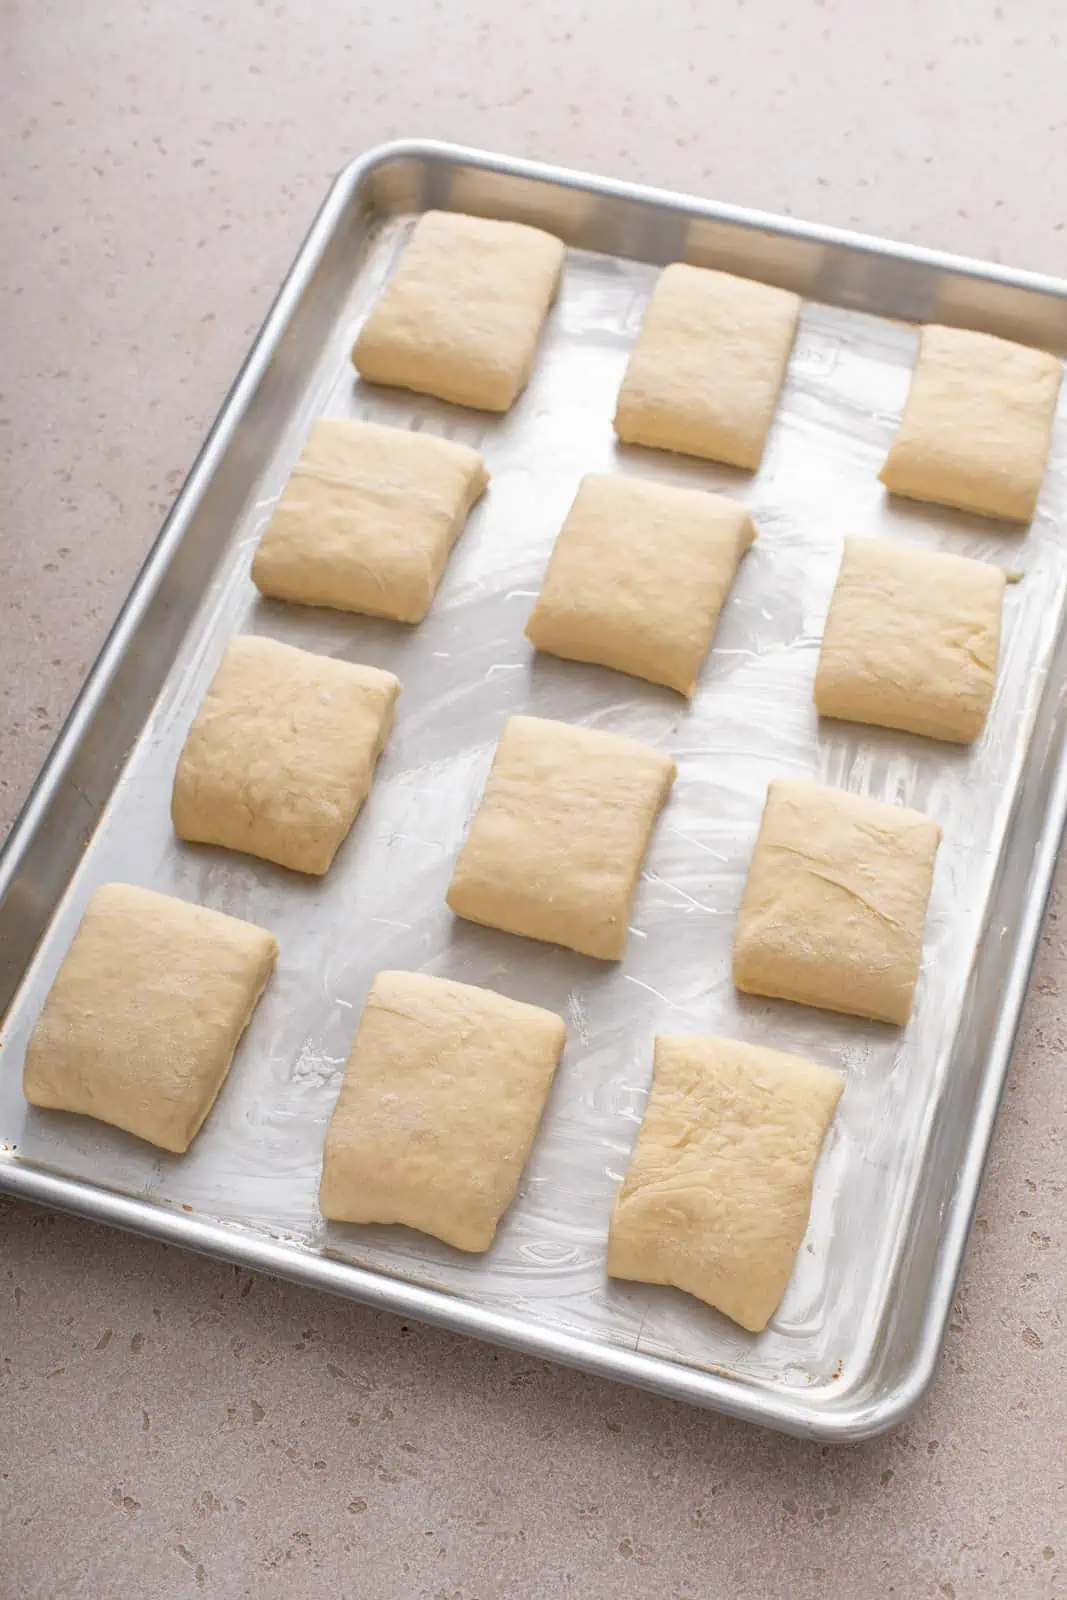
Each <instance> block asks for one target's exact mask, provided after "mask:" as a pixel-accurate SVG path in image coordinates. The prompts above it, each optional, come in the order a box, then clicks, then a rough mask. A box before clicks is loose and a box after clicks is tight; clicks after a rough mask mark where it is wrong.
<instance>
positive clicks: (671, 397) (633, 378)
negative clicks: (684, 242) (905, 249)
mask: <svg viewBox="0 0 1067 1600" xmlns="http://www.w3.org/2000/svg"><path fill="white" fill-rule="evenodd" d="M799 312H800V299H799V297H798V296H797V295H795V294H792V293H790V291H789V290H788V289H774V288H772V287H771V286H770V285H769V284H766V283H754V282H753V281H752V280H751V279H750V278H735V277H732V276H731V275H730V273H728V272H711V271H709V270H708V269H707V268H706V267H688V266H685V265H683V264H682V263H681V262H675V263H674V265H673V266H670V267H667V268H666V269H665V270H664V272H663V273H662V274H661V275H660V278H659V281H658V282H657V284H656V287H655V289H654V290H653V291H652V298H651V300H650V301H649V303H648V310H647V312H646V313H645V321H644V326H643V327H642V329H641V332H640V335H639V336H638V340H637V343H636V345H635V346H634V350H633V354H632V355H631V356H630V362H629V365H628V366H627V368H626V376H625V377H624V378H623V382H622V388H621V389H620V390H619V401H618V408H617V410H616V412H615V432H616V433H617V434H618V436H619V438H620V439H623V440H625V441H626V443H628V444H645V445H651V446H652V447H653V448H654V449H656V450H678V451H681V453H682V454H683V455H687V456H706V457H708V458H709V459H710V460H712V461H726V462H728V463H729V464H730V465H731V466H734V467H747V468H750V469H751V470H753V471H754V470H755V468H756V467H758V466H759V464H760V460H761V458H762V456H763V446H764V444H765V443H766V440H767V433H768V430H769V429H770V426H771V419H772V418H773V416H774V410H775V407H776V406H777V404H778V396H779V394H780V393H781V388H782V382H783V380H784V378H785V371H786V367H787V366H788V365H789V352H790V350H791V349H792V348H793V339H794V337H795V335H796V327H797V316H798V314H799Z"/></svg>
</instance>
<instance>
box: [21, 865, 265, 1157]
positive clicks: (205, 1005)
mask: <svg viewBox="0 0 1067 1600" xmlns="http://www.w3.org/2000/svg"><path fill="white" fill-rule="evenodd" d="M277 954H278V946H277V945H276V944H275V942H274V939H273V938H272V936H271V935H270V934H269V933H267V932H265V931H264V929H263V928H257V927H254V926H253V924H252V923H250V922H239V921H238V919H237V918H236V917H225V916H223V915H222V913H221V912H219V911H209V910H208V909H207V908H206V907H205V906H195V905H190V904H189V903H188V902H187V901H185V900H173V899H171V897H170V895H166V894H155V893H154V892H153V891H152V890H151V889H136V888H133V887H132V886H131V885H130V884H126V883H108V884H105V885H104V886H103V887H102V888H100V889H97V890H96V891H95V892H94V893H93V895H92V897H91V898H90V900H89V904H88V905H87V907H86V909H85V915H84V916H83V917H82V920H81V924H80V925H79V928H78V931H77V933H76V934H75V935H74V941H73V943H72V944H71V947H70V949H69V950H68V951H67V954H66V956H65V958H64V960H63V964H62V966H61V967H60V969H59V971H58V973H57V974H56V978H55V982H54V983H53V984H52V987H51V989H50V990H49V992H48V998H47V999H46V1000H45V1003H44V1008H43V1010H42V1011H41V1015H40V1017H39V1018H38V1020H37V1026H36V1027H35V1028H34V1030H33V1035H32V1037H31V1039H30V1042H29V1045H28V1046H27V1049H26V1065H25V1070H24V1073H23V1092H24V1093H25V1095H26V1099H27V1100H29V1101H30V1102H31V1104H33V1105H35V1106H43V1107H45V1108H46V1109H47V1110H50V1111H75V1112H78V1113H79V1114H81V1115H82V1116H86V1117H95V1118H96V1119H97V1120H98V1121H99V1122H109V1123H110V1124H111V1125H112V1127H115V1128H124V1129H125V1131H126V1132H127V1133H133V1134H136V1135H137V1137H138V1138H139V1139H147V1140H148V1143H149V1144H154V1145H158V1146H159V1148H160V1149H161V1150H173V1151H175V1152H176V1153H177V1154H179V1155H180V1154H181V1153H182V1152H183V1151H184V1150H188V1148H189V1146H190V1144H191V1143H192V1141H193V1139H194V1138H195V1137H196V1134H197V1133H198V1132H199V1129H200V1125H201V1123H202V1122H203V1121H204V1118H205V1117H206V1116H207V1114H208V1112H209V1111H210V1110H211V1107H212V1106H213V1105H214V1103H215V1096H216V1095H217V1094H218V1092H219V1090H220V1089H221V1088H222V1084H223V1080H224V1079H225V1077H226V1074H227V1072H228V1071H229V1069H230V1062H231V1061H232V1060H233V1053H234V1051H235V1050H236V1048H237V1042H238V1040H239V1039H240V1037H241V1035H242V1033H243V1032H244V1030H245V1028H246V1027H247V1025H248V1022H249V1019H250V1018H251V1015H252V1012H253V1011H254V1010H255V1007H256V1001H257V1000H258V999H259V997H260V995H261V994H262V993H263V989H264V987H265V985H266V982H267V979H268V978H269V977H270V973H271V969H272V967H273V966H274V959H275V957H276V956H277Z"/></svg>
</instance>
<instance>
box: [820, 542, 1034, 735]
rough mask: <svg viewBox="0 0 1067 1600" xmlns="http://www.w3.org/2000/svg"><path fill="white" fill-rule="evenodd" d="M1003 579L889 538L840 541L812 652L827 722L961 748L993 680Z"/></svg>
mask: <svg viewBox="0 0 1067 1600" xmlns="http://www.w3.org/2000/svg"><path fill="white" fill-rule="evenodd" d="M1006 581H1007V580H1006V578H1005V575H1004V572H1003V571H1002V570H1001V568H1000V567H994V566H991V565H990V564H989V562H987V561H972V560H970V559H968V557H966V556H953V555H946V554H944V553H942V552H941V551H937V550H922V549H919V548H917V547H916V546H915V545H907V544H898V543H895V542H894V541H892V540H889V539H855V538H851V539H846V540H845V551H844V555H843V557H842V561H841V571H840V573H839V574H838V578H837V585H836V587H835V589H834V594H833V599H832V600H831V602H830V612H829V615H828V616H827V619H826V627H825V630H824V632H823V640H822V649H821V650H820V652H819V669H818V672H817V673H816V675H815V704H816V705H817V706H818V708H819V711H820V713H821V714H822V715H823V716H824V717H842V718H844V719H845V720H846V721H849V722H868V723H874V724H876V725H877V726H878V727H882V728H901V729H903V730H904V731H905V732H907V733H920V734H925V735H926V736H927V737H928V738H931V739H948V740H951V741H952V742H953V743H954V744H967V743H969V742H970V741H971V740H972V739H977V738H978V736H979V734H980V733H981V732H982V730H983V728H984V727H985V724H986V718H987V717H988V715H989V707H990V705H991V704H992V702H993V691H994V689H995V688H996V683H997V656H998V653H999V650H1000V619H1001V611H1002V609H1003V604H1004V588H1005V583H1006Z"/></svg>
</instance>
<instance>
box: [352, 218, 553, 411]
mask: <svg viewBox="0 0 1067 1600" xmlns="http://www.w3.org/2000/svg"><path fill="white" fill-rule="evenodd" d="M564 254H565V251H564V247H563V243H562V241H561V240H559V239H556V238H554V237H553V235H552V234H550V233H543V232H542V231H541V229H540V228H530V227H527V226H526V224H525V223H521V222H495V221H490V220H488V219H487V218H485V217H467V216H463V215H461V214H459V213H456V212H445V211H427V212H426V213H425V215H424V216H422V217H420V218H419V220H418V222H417V223H416V224H415V228H414V231H413V232H412V235H411V238H410V240H409V242H408V245H407V248H406V250H405V251H404V254H403V255H402V257H401V258H400V264H399V266H398V267H397V268H396V271H395V272H394V273H393V275H392V277H391V278H390V280H389V282H388V283H387V284H386V286H385V290H384V292H383V293H382V295H381V297H380V299H379V300H378V302H377V304H376V305H375V307H374V309H373V310H372V311H371V314H370V316H369V317H368V318H367V320H366V322H365V323H364V325H363V331H362V332H361V333H360V335H359V338H358V339H357V340H356V345H355V349H354V350H353V351H352V360H353V362H354V364H355V366H356V370H357V371H358V372H359V375H360V377H361V378H364V379H365V380H366V381H367V382H368V383H385V384H391V385H394V386H396V387H399V388H401V389H414V390H416V391H417V392H418V393H420V394H432V395H436V396H437V397H438V399H440V400H452V401H455V402H456V403H457V404H458V405H462V406H474V407H475V408H476V409H477V410H479V411H507V410H508V409H509V407H510V406H511V404H512V402H513V401H514V400H515V398H516V396H517V395H518V394H519V393H520V391H521V390H522V389H524V388H525V387H526V384H527V381H528V380H529V377H530V372H531V370H532V369H533V363H534V356H535V354H536V351H537V340H538V338H539V336H540V333H541V326H542V324H543V322H544V320H545V317H546V315H547V313H548V309H549V307H550V306H551V304H552V301H553V300H554V299H555V297H556V291H557V289H558V287H559V280H560V274H561V272H562V271H563V257H564Z"/></svg>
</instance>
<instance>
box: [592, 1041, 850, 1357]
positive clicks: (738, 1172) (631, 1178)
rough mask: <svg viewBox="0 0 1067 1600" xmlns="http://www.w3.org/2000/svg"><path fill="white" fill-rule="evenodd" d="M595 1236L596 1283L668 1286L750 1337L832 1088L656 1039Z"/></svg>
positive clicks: (783, 1064) (790, 1242)
mask: <svg viewBox="0 0 1067 1600" xmlns="http://www.w3.org/2000/svg"><path fill="white" fill-rule="evenodd" d="M655 1059H656V1065H655V1075H654V1078H653V1082H652V1090H651V1093H650V1094H649V1099H648V1106H647V1108H646V1110H645V1115H644V1120H643V1121H642V1123H641V1131H640V1133H639V1134H638V1136H637V1144H636V1146H635V1148H634V1153H633V1159H632V1161H631V1162H630V1168H629V1171H628V1172H627V1174H626V1178H625V1181H624V1182H623V1185H622V1188H621V1189H620V1190H619V1193H618V1197H617V1199H616V1201H615V1209H614V1212H613V1213H612V1219H611V1232H610V1235H609V1237H608V1272H609V1273H610V1274H611V1276H612V1277H613V1278H634V1279H637V1280H638V1282H640V1283H668V1284H671V1285H673V1287H674V1288H676V1289H684V1290H685V1291H686V1293H687V1294H694V1295H696V1296H697V1298H698V1299H700V1300H704V1301H706V1302H707V1304H708V1305H709V1306H714V1307H715V1308H716V1309H717V1310H719V1311H723V1312H725V1313H726V1315H727V1316H728V1317H732V1318H733V1320H734V1322H738V1323H740V1325H741V1326H742V1328H748V1329H749V1331H750V1332H752V1333H760V1332H761V1331H762V1330H763V1329H764V1328H765V1327H766V1326H767V1323H768V1322H769V1321H770V1319H771V1317H772V1316H773V1315H774V1313H775V1311H776V1310H777V1308H778V1304H779V1302H780V1301H781V1298H782V1295H783V1294H784V1293H785V1288H786V1284H787V1283H788V1282H789V1276H790V1273H791V1272H792V1270H793V1262H794V1260H795V1259H796V1253H797V1251H798V1250H799V1248H800V1244H801V1241H802V1239H803V1238H804V1233H805V1231H806V1229H807V1226H808V1217H809V1214H810V1212H811V1191H812V1181H813V1177H814V1173H815V1163H816V1162H817V1161H818V1159H819V1151H820V1149H821V1148H822V1142H823V1138H824V1136H825V1134H826V1130H827V1128H828V1127H829V1125H830V1121H831V1119H832V1117H833V1114H834V1110H835V1108H836V1106H837V1102H838V1100H839V1099H840V1098H841V1091H842V1089H843V1088H844V1083H843V1081H842V1079H841V1077H840V1076H839V1075H838V1074H837V1073H836V1072H831V1071H830V1069H829V1068H828V1067H820V1066H817V1065H816V1063H815V1062H814V1061H805V1060H804V1059H803V1058H802V1057H800V1056H788V1055H783V1054H782V1052H781V1051H780V1050H765V1049H762V1048H761V1047H759V1046H757V1045H752V1044H741V1043H739V1041H738V1040H736V1039H716V1038H711V1037H703V1038H701V1037H693V1038H686V1037H681V1036H675V1037H672V1036H663V1037H660V1038H658V1039H657V1040H656V1058H655Z"/></svg>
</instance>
